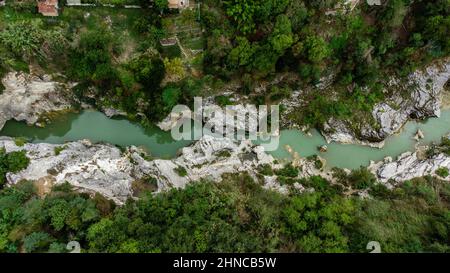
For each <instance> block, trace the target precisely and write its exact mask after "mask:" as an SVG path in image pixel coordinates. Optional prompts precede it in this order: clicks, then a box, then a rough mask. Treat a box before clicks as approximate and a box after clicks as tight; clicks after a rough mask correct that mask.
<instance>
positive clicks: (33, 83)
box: [0, 72, 71, 129]
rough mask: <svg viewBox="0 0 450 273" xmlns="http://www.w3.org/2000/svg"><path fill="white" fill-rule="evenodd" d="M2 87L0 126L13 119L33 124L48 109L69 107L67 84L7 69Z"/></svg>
mask: <svg viewBox="0 0 450 273" xmlns="http://www.w3.org/2000/svg"><path fill="white" fill-rule="evenodd" d="M2 83H3V85H4V86H5V90H3V93H2V94H0V129H1V128H3V126H4V125H5V123H6V121H8V120H10V119H15V120H18V121H26V122H27V123H28V124H35V123H36V122H37V121H38V120H39V118H40V116H41V115H42V114H44V113H47V112H53V111H61V110H65V109H68V108H70V107H71V104H70V101H69V99H67V98H68V97H69V96H68V95H67V94H66V93H67V92H66V89H67V87H68V86H66V85H65V84H62V83H58V82H55V81H52V80H51V78H50V76H43V77H42V78H39V77H37V76H32V75H30V74H25V73H22V72H10V73H8V74H7V75H6V76H5V77H4V78H3V79H2Z"/></svg>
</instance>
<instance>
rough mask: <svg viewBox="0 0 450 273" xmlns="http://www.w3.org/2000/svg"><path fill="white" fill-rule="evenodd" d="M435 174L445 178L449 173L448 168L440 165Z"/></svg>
mask: <svg viewBox="0 0 450 273" xmlns="http://www.w3.org/2000/svg"><path fill="white" fill-rule="evenodd" d="M436 174H437V175H439V176H440V177H442V178H446V177H447V176H448V175H449V171H448V168H445V167H441V168H439V169H437V170H436Z"/></svg>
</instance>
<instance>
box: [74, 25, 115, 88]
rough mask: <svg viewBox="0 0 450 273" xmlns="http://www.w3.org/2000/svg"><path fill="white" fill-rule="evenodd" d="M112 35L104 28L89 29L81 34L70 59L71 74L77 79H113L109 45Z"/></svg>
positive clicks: (97, 80) (98, 80)
mask: <svg viewBox="0 0 450 273" xmlns="http://www.w3.org/2000/svg"><path fill="white" fill-rule="evenodd" d="M111 43H112V35H111V34H109V33H108V32H107V31H105V30H96V31H89V32H85V33H82V34H81V37H80V41H79V44H78V47H77V48H76V49H75V50H74V52H73V54H72V56H71V57H70V60H71V70H70V71H71V74H72V75H73V76H74V77H75V78H77V79H79V80H89V81H93V82H97V83H102V82H103V83H109V82H110V81H111V80H114V79H115V74H116V72H115V70H114V69H113V68H112V64H111V57H110V54H109V47H110V45H111Z"/></svg>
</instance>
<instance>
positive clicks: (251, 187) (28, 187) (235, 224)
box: [0, 174, 450, 252]
mask: <svg viewBox="0 0 450 273" xmlns="http://www.w3.org/2000/svg"><path fill="white" fill-rule="evenodd" d="M225 180H226V181H225V182H223V183H220V184H215V183H212V182H209V181H203V182H198V183H195V184H192V185H190V186H188V187H187V188H186V189H184V190H175V189H174V190H171V191H170V192H168V193H163V194H158V195H151V194H150V193H147V194H143V195H142V198H141V199H140V200H139V201H133V200H129V201H128V202H127V203H126V204H125V205H124V206H121V207H115V206H114V205H113V203H111V202H110V201H107V200H106V199H104V198H103V197H101V196H100V195H98V194H97V195H95V196H94V197H92V198H90V197H89V196H88V195H87V194H79V193H75V192H73V191H72V190H71V188H70V186H69V185H68V184H64V185H60V186H55V187H54V188H53V191H52V192H51V193H50V194H48V195H46V196H41V195H38V194H37V193H36V189H35V186H34V185H35V184H33V183H31V182H22V183H20V184H18V185H17V186H15V187H9V188H6V189H4V190H2V191H1V192H0V252H64V251H67V250H66V248H65V246H66V244H67V243H68V242H69V241H73V240H76V241H78V242H80V243H81V247H82V250H83V251H85V252H366V251H367V250H366V245H367V243H368V242H369V241H378V242H380V244H381V247H382V251H384V252H422V251H425V252H427V251H432V252H448V251H449V250H450V248H449V247H450V241H449V238H450V237H449V235H450V219H449V205H450V204H449V203H448V200H450V199H449V198H450V186H449V184H448V183H445V182H441V181H439V180H437V179H433V178H431V177H426V178H422V179H416V180H414V181H410V182H406V183H405V184H403V185H402V186H401V187H399V188H396V189H394V190H392V191H390V190H387V189H386V188H385V187H384V186H382V185H373V186H371V188H370V193H371V195H372V197H373V198H369V199H361V198H359V197H348V196H345V195H344V194H343V193H342V191H341V190H339V188H336V187H332V186H330V183H329V182H328V181H326V180H324V179H322V178H320V177H312V178H311V179H309V180H305V181H303V182H302V183H303V185H304V186H305V187H308V188H314V189H315V191H307V192H304V193H296V192H293V193H291V194H290V195H282V194H279V193H277V192H275V191H270V190H265V189H263V188H262V187H261V186H260V185H259V184H258V183H255V182H254V181H253V180H252V179H251V178H250V177H249V176H247V175H245V174H241V175H233V176H228V177H227V178H226V179H225Z"/></svg>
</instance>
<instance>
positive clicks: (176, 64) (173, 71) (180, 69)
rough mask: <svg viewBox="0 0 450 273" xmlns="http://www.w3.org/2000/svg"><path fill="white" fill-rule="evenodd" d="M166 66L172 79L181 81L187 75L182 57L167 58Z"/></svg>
mask: <svg viewBox="0 0 450 273" xmlns="http://www.w3.org/2000/svg"><path fill="white" fill-rule="evenodd" d="M164 68H165V70H166V74H167V76H168V78H169V80H170V81H179V80H181V79H183V78H184V77H185V76H186V71H185V69H184V64H183V60H182V59H181V58H178V57H177V58H173V59H168V58H165V59H164Z"/></svg>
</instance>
